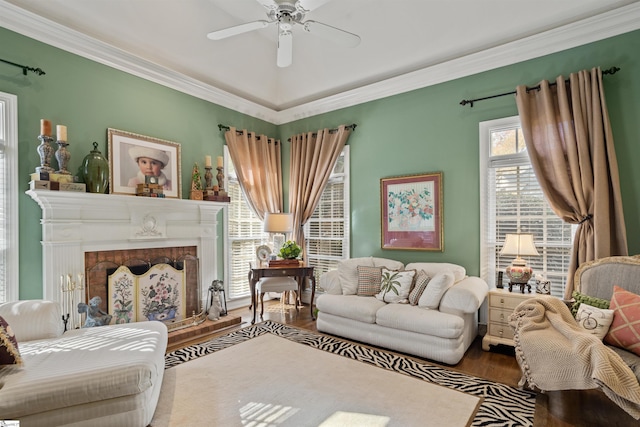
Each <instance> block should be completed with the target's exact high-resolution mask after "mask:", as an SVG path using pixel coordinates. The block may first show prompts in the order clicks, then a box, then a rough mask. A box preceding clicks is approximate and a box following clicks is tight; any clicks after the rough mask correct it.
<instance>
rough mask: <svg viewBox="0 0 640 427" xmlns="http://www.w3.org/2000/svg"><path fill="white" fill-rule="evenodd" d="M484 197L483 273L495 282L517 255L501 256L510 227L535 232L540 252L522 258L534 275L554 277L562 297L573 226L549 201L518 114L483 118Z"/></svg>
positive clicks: (556, 291) (554, 288) (554, 286)
mask: <svg viewBox="0 0 640 427" xmlns="http://www.w3.org/2000/svg"><path fill="white" fill-rule="evenodd" d="M480 203H481V210H480V215H481V218H480V224H481V238H480V244H481V249H480V253H481V276H482V278H483V279H485V280H486V281H487V283H489V284H490V285H491V284H495V283H496V282H497V274H498V272H499V271H504V270H505V268H506V267H507V266H508V265H509V264H511V261H513V258H514V257H513V256H510V255H509V256H500V250H501V249H502V244H503V243H504V239H505V235H506V234H507V233H516V232H522V233H533V236H534V241H535V244H536V248H537V249H538V252H539V253H540V256H532V257H524V259H525V261H526V262H527V265H529V266H531V268H533V271H534V275H535V274H542V275H543V276H546V277H547V279H549V280H550V281H551V293H552V295H555V296H558V297H562V296H563V295H564V287H565V284H566V275H567V270H568V268H569V261H570V257H571V247H572V245H573V235H574V232H575V227H574V226H572V225H571V224H568V223H565V222H564V221H562V219H560V218H559V217H558V216H557V215H556V214H555V213H554V212H553V211H552V210H551V207H550V206H549V204H548V203H547V200H546V198H545V197H544V194H543V193H542V189H541V188H540V185H539V184H538V181H537V179H536V177H535V174H534V172H533V168H532V166H531V162H530V161H529V154H528V152H527V149H526V146H525V144H524V137H523V134H522V129H521V128H520V120H519V118H518V116H515V117H509V118H505V119H498V120H491V121H487V122H482V123H480ZM505 280H508V279H507V278H506V277H505ZM532 281H533V279H532Z"/></svg>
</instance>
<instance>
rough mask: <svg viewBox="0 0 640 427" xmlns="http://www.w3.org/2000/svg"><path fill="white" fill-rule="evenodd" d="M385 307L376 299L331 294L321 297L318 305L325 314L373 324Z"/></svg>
mask: <svg viewBox="0 0 640 427" xmlns="http://www.w3.org/2000/svg"><path fill="white" fill-rule="evenodd" d="M385 305H386V304H385V303H384V302H382V301H378V300H377V299H376V298H374V297H359V296H357V295H329V294H324V295H320V296H319V297H318V300H317V303H316V307H317V308H318V310H319V311H321V312H323V313H328V314H333V315H334V316H340V317H344V318H347V319H352V320H357V321H358V322H363V323H372V324H373V323H376V312H377V311H378V310H379V309H380V308H381V307H384V306H385Z"/></svg>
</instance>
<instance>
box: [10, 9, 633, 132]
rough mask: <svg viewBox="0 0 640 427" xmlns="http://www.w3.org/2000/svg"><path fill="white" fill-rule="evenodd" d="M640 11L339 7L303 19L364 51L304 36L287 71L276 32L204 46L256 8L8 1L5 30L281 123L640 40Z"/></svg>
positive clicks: (255, 16) (259, 14)
mask: <svg viewBox="0 0 640 427" xmlns="http://www.w3.org/2000/svg"><path fill="white" fill-rule="evenodd" d="M638 1H639V0H535V1H525V0H447V1H445V0H442V1H437V0H396V1H390V0H387V1H382V0H333V1H330V2H328V3H326V4H324V5H323V6H321V7H319V8H317V9H316V10H314V11H312V12H310V13H308V14H307V16H306V19H313V20H315V21H320V22H322V23H325V24H329V25H331V26H334V27H338V28H341V29H344V30H347V31H349V32H352V33H356V34H358V35H359V36H360V37H361V39H362V41H361V43H360V44H359V45H358V46H357V47H355V48H346V47H340V46H337V45H334V44H333V43H331V42H330V41H327V40H324V39H321V38H319V37H317V36H314V35H313V34H309V33H307V32H305V31H303V30H302V28H300V26H296V27H294V31H293V33H294V34H293V38H294V40H293V42H294V50H293V64H292V65H291V66H290V67H288V68H278V67H277V66H276V43H277V32H276V31H277V30H276V28H275V26H269V27H267V28H265V29H261V30H256V31H253V32H250V33H246V34H242V35H238V36H234V37H231V38H227V39H224V40H220V41H213V40H209V39H207V38H206V34H207V33H209V32H211V31H214V30H218V29H222V28H225V27H229V26H233V25H238V24H242V23H245V22H249V21H254V20H260V19H267V18H266V12H265V9H264V8H263V7H262V6H261V5H260V4H259V3H258V2H257V1H256V0H180V1H177V0H47V1H44V0H0V25H1V26H4V27H6V28H9V29H11V30H14V31H18V32H20V33H22V34H25V35H28V36H30V37H34V38H36V39H39V40H41V41H45V42H48V43H50V44H53V45H56V46H58V47H62V48H65V49H67V50H69V51H72V52H75V53H80V54H83V55H84V56H87V57H90V58H91V59H95V60H98V61H100V62H103V63H106V64H108V65H111V66H115V67H116V68H121V69H125V70H126V71H129V72H132V73H134V74H138V75H145V74H146V75H145V77H146V78H150V79H151V80H156V81H158V82H160V83H163V84H167V85H169V86H171V85H173V86H176V87H177V88H178V89H181V86H183V87H184V90H183V91H185V92H192V93H194V92H198V91H202V92H208V93H209V95H207V96H204V95H203V96H202V97H203V98H207V97H210V98H211V97H213V98H216V97H217V99H218V103H220V104H221V105H224V106H227V107H230V108H235V109H237V110H238V111H243V112H246V113H248V114H252V115H254V116H256V117H260V118H263V119H266V120H268V121H272V122H274V123H278V122H286V121H290V120H293V119H295V118H299V117H303V116H308V115H313V114H317V113H318V112H322V111H327V110H330V109H332V108H338V107H340V106H343V105H345V103H347V104H349V103H351V104H353V103H357V102H362V101H366V100H369V99H375V98H376V97H382V96H388V95H389V94H392V93H393V92H400V91H403V90H410V89H412V88H415V87H421V86H425V85H428V84H433V83H436V82H439V81H444V80H447V79H449V78H457V77H460V76H462V75H466V74H471V73H472V72H478V71H483V70H484V69H491V68H493V67H497V66H502V65H506V64H507V63H509V62H516V61H520V60H525V59H529V58H530V57H535V56H540V55H542V54H546V53H551V52H554V51H557V50H561V49H566V48H568V47H573V46H575V45H578V44H582V43H586V42H589V41H593V40H597V39H600V38H604V37H608V36H611V35H615V34H616V33H622V32H626V31H631V30H633V29H637V28H640V19H638V18H639V17H640V7H639V6H640V5H639V4H638ZM3 15H4V16H5V18H4V19H3V18H2V16H3ZM632 18H633V19H632ZM50 21H51V22H50ZM612 22H613V24H612ZM43 24H44V30H42V29H41V30H39V29H38V27H40V26H43ZM601 29H602V30H601ZM561 34H564V36H561ZM554 37H555V39H554ZM558 37H560V38H561V41H558V40H557V38H558ZM523 47H524V48H525V49H527V52H524V53H522V52H520V50H522V48H523ZM516 49H517V50H516ZM500 52H502V53H501V54H500V55H501V56H498V54H499V53H500ZM514 52H517V53H514ZM507 54H508V56H509V59H505V58H506V55H507ZM492 56H493V57H492ZM479 62H484V64H483V65H482V66H479V65H478V63H479ZM463 64H465V65H464V66H463ZM474 64H475V65H474ZM38 66H41V67H42V68H43V69H45V71H46V66H45V65H44V64H41V65H38ZM463 68H464V69H463ZM465 73H466V74H465ZM167 76H168V77H167ZM400 81H402V82H403V83H398V82H400ZM367 91H368V92H369V93H368V94H365V92H367ZM349 96H351V97H352V98H353V99H352V100H347V99H345V98H349ZM338 98H340V101H337V99H338ZM323 103H325V104H326V105H324V106H322V104H323ZM329 104H331V105H329Z"/></svg>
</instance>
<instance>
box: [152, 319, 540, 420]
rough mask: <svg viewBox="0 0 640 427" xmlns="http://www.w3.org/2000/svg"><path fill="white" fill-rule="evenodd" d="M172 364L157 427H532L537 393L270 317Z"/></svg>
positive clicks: (180, 353)
mask: <svg viewBox="0 0 640 427" xmlns="http://www.w3.org/2000/svg"><path fill="white" fill-rule="evenodd" d="M166 365H167V367H168V369H167V370H166V371H165V378H164V381H163V385H162V390H161V393H160V400H159V402H158V407H157V409H156V413H155V415H154V418H153V421H152V423H151V426H152V427H166V426H193V427H197V426H225V427H226V426H248V427H280V426H283V427H284V426H295V427H304V426H322V427H337V426H367V427H376V426H389V427H390V426H438V427H449V426H451V427H454V426H461V427H463V426H468V425H471V426H476V425H477V426H481V425H482V426H501V427H502V426H507V425H511V426H516V425H517V426H531V425H533V412H534V410H535V394H533V393H529V392H524V391H522V390H518V389H515V388H513V387H509V386H506V385H503V384H496V383H493V382H491V381H487V380H483V379H480V378H476V377H471V376H468V375H465V374H461V373H459V372H454V371H449V370H447V369H444V368H442V367H440V366H437V365H433V364H429V363H427V362H420V361H417V360H415V359H412V358H407V357H403V356H401V355H397V354H394V353H390V352H385V351H384V350H380V349H375V348H370V347H366V346H360V345H357V344H354V343H351V342H348V341H344V340H341V339H339V338H335V337H331V336H326V335H322V334H317V333H313V332H310V331H305V330H301V329H297V328H293V327H290V326H286V325H283V324H280V323H277V322H272V321H267V322H263V323H259V324H256V325H252V326H249V327H247V328H243V329H241V330H239V331H235V332H231V333H229V334H226V335H224V336H222V337H218V338H215V339H213V340H211V341H208V342H206V343H202V344H198V345H194V346H191V347H187V348H185V349H181V350H176V351H174V352H172V353H169V354H167V356H166Z"/></svg>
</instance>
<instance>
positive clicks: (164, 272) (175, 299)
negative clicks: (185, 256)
mask: <svg viewBox="0 0 640 427" xmlns="http://www.w3.org/2000/svg"><path fill="white" fill-rule="evenodd" d="M138 302H139V303H138V307H137V318H138V320H139V321H140V320H160V321H163V322H175V321H178V320H184V319H185V318H186V304H185V272H184V270H177V269H175V268H173V267H172V266H170V265H169V264H156V265H154V266H152V267H151V268H150V269H149V271H147V272H146V273H144V274H142V275H140V276H139V277H138Z"/></svg>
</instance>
